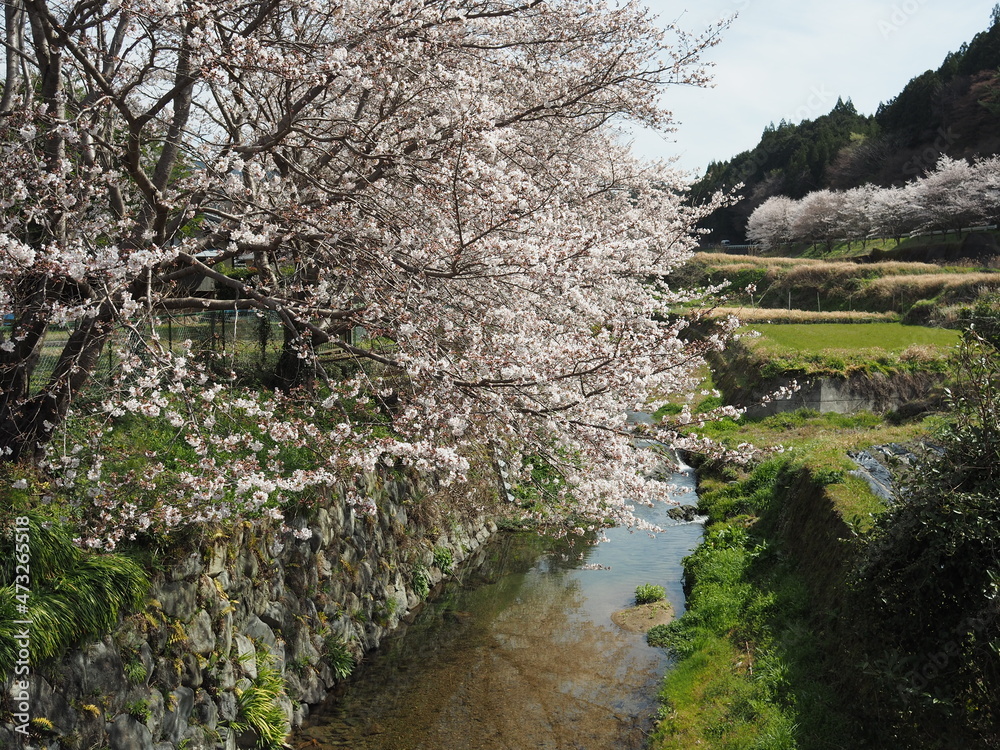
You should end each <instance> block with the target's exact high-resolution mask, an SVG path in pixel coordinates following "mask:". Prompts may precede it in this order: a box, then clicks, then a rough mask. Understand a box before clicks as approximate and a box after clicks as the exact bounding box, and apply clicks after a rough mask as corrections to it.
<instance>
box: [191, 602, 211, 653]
mask: <svg viewBox="0 0 1000 750" xmlns="http://www.w3.org/2000/svg"><path fill="white" fill-rule="evenodd" d="M186 630H187V637H188V645H189V646H190V648H191V650H192V651H193V652H194V653H196V654H202V655H205V656H207V655H208V654H210V653H212V651H214V650H215V641H216V639H215V633H214V632H212V618H211V616H210V615H209V614H208V612H206V611H205V610H203V609H199V610H198V611H197V612H196V613H195V616H194V617H193V618H192V619H191V622H190V623H188V625H187V628H186Z"/></svg>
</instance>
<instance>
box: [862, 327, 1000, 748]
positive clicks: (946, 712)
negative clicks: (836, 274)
mask: <svg viewBox="0 0 1000 750" xmlns="http://www.w3.org/2000/svg"><path fill="white" fill-rule="evenodd" d="M949 395H950V406H951V415H952V416H951V424H950V425H949V426H948V427H947V428H946V429H945V430H944V431H943V432H942V433H941V434H939V436H938V439H939V440H940V443H941V450H940V453H933V452H932V453H930V455H928V456H926V457H925V459H924V460H923V462H922V464H921V465H920V467H919V468H918V469H917V470H916V471H915V473H914V475H913V476H912V477H910V479H909V481H908V482H907V488H906V489H907V496H906V502H904V503H899V504H897V505H895V506H894V507H893V508H892V509H891V510H890V511H889V512H887V513H885V514H883V515H882V516H880V517H879V518H878V519H877V520H876V523H875V526H874V528H873V530H872V532H871V533H870V534H869V535H868V536H867V537H866V538H865V539H864V540H863V544H862V548H861V550H860V553H859V556H858V560H857V564H856V566H855V570H854V574H853V579H854V590H855V595H856V597H855V601H854V607H853V612H854V614H855V620H854V623H855V626H856V628H857V637H856V639H855V642H856V644H857V645H858V647H859V651H860V654H859V658H860V660H862V661H863V662H864V663H865V664H866V665H867V671H868V672H869V673H870V674H872V675H873V676H874V678H875V680H876V686H875V687H873V692H874V693H875V694H877V697H878V700H874V699H873V700H871V701H869V702H868V705H869V707H870V708H871V710H872V711H873V713H874V714H875V715H874V717H873V718H872V721H873V723H877V724H880V725H883V724H884V725H893V726H895V727H896V728H897V729H902V728H907V729H908V730H912V731H913V732H915V733H917V734H920V735H921V736H926V735H928V734H930V735H937V734H940V733H944V732H947V733H948V736H949V738H950V739H954V746H956V747H958V746H962V747H972V746H976V747H978V746H979V745H978V744H977V742H978V741H979V740H981V739H982V738H983V737H991V738H994V737H995V728H996V726H997V724H996V722H997V720H998V708H997V707H998V706H1000V655H998V649H997V645H996V640H995V634H996V625H995V620H996V617H997V612H998V606H997V601H998V591H1000V565H998V562H997V559H998V558H997V534H996V529H997V528H998V526H1000V505H998V504H997V497H998V495H1000V352H998V351H997V350H996V349H995V348H994V347H992V346H990V345H989V344H988V343H987V342H986V340H984V339H982V338H979V337H977V336H973V335H968V336H967V337H966V339H965V340H964V342H963V344H962V347H961V350H960V354H959V356H958V358H957V361H956V369H955V377H954V383H953V386H952V390H951V391H950V394H949ZM915 736H916V735H915ZM942 736H944V735H943V734H942Z"/></svg>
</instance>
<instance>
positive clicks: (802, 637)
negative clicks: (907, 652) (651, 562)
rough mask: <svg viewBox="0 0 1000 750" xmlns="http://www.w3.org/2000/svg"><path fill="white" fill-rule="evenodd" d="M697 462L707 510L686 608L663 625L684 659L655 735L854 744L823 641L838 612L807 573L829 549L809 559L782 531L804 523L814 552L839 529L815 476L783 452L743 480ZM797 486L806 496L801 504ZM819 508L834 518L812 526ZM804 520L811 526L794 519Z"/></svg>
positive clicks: (774, 745)
mask: <svg viewBox="0 0 1000 750" xmlns="http://www.w3.org/2000/svg"><path fill="white" fill-rule="evenodd" d="M699 472H700V481H699V487H700V489H699V494H700V501H699V508H700V510H701V512H703V513H705V514H706V515H708V517H709V520H708V523H707V526H706V534H705V541H704V543H703V544H702V545H701V546H700V547H699V548H698V549H697V550H696V551H695V552H694V553H693V554H692V555H691V556H689V557H688V558H686V559H685V561H684V571H685V580H686V581H687V583H688V602H687V606H688V610H687V612H686V613H685V614H684V615H683V616H682V617H681V618H680V619H679V620H677V621H676V622H674V623H673V624H671V625H670V626H668V628H667V630H666V634H665V635H664V634H663V633H662V632H661V638H662V640H661V643H663V645H665V646H666V647H668V648H669V650H670V651H672V652H673V653H674V654H675V655H676V656H677V657H678V659H679V661H678V663H677V665H676V667H675V668H674V669H672V670H671V671H670V672H669V673H668V674H667V676H666V678H665V680H664V684H663V687H662V690H661V701H662V703H663V705H662V708H661V714H660V716H661V720H660V723H659V725H658V727H657V729H656V731H655V733H654V736H653V739H652V743H651V747H652V748H654V750H674V749H676V750H687V749H688V748H692V747H698V746H701V747H705V748H735V747H740V748H743V747H754V748H761V749H764V750H787V749H789V748H819V747H824V748H844V750H847V749H848V748H855V747H859V746H860V745H859V744H858V737H857V734H858V733H857V731H856V727H854V726H853V722H852V717H851V716H850V713H849V711H848V710H847V708H846V707H845V706H844V705H843V704H842V701H841V700H840V696H839V694H838V691H837V688H836V684H837V682H838V681H837V679H836V678H835V677H836V673H837V670H838V669H841V668H842V665H840V664H838V663H837V662H836V660H834V659H831V655H830V654H829V653H827V652H826V650H825V648H824V646H825V644H824V642H823V634H824V631H825V629H826V625H828V623H827V622H825V620H826V619H827V618H829V617H833V616H835V612H834V611H828V612H826V613H825V614H823V615H820V614H818V613H817V609H816V607H815V601H816V594H817V593H818V592H817V591H816V587H815V586H814V585H811V583H813V582H811V581H810V577H811V575H812V574H814V573H815V572H816V571H817V569H818V568H820V567H823V566H826V565H829V564H831V562H832V561H829V560H822V557H823V555H822V554H821V555H820V559H817V560H814V562H813V563H812V564H811V565H805V566H804V565H803V564H802V560H801V559H800V558H799V557H798V556H797V555H795V554H793V553H792V551H791V550H790V549H789V548H788V545H787V544H786V543H785V540H784V534H787V533H789V532H791V531H792V529H793V528H795V531H794V533H798V532H800V531H806V532H807V533H810V534H812V535H813V536H812V538H813V542H814V545H815V546H814V549H815V550H816V551H817V552H820V551H821V548H822V547H823V546H825V543H833V544H836V543H837V541H838V538H839V537H840V535H841V534H842V533H844V532H845V531H846V527H845V526H844V525H843V524H842V523H840V524H839V527H838V524H837V522H836V520H835V518H834V517H831V515H830V513H829V508H828V507H827V508H821V507H819V506H821V505H824V504H825V505H827V506H828V501H826V502H825V503H824V498H823V492H822V490H823V486H822V482H821V481H817V480H816V478H815V477H813V476H811V475H809V473H808V472H807V471H806V470H805V469H804V468H803V467H801V466H800V465H797V464H796V463H795V462H794V461H792V460H790V459H788V458H777V459H773V460H771V461H768V462H766V463H763V464H761V465H760V466H758V467H757V468H756V469H754V471H753V472H752V473H751V474H750V475H749V476H746V477H745V478H743V479H740V480H738V481H726V479H725V474H724V472H725V468H724V467H719V466H714V465H703V466H701V467H699ZM793 495H794V496H795V497H797V499H799V500H800V501H802V502H808V503H809V504H810V505H811V506H812V507H809V508H806V507H801V508H799V509H797V510H796V509H795V508H794V507H793V506H794V504H795V503H794V499H795V498H793ZM800 504H801V503H800ZM823 511H826V512H825V513H824V512H823ZM824 517H825V521H826V523H828V524H830V526H829V527H828V528H826V529H821V528H816V525H817V520H818V519H823V518H824ZM807 519H808V520H807ZM803 522H806V523H808V524H809V525H811V526H813V528H811V529H809V530H806V529H801V528H798V527H800V526H801V524H802V523H803ZM820 523H822V522H820ZM822 537H825V539H824V538H822ZM824 578H826V576H824Z"/></svg>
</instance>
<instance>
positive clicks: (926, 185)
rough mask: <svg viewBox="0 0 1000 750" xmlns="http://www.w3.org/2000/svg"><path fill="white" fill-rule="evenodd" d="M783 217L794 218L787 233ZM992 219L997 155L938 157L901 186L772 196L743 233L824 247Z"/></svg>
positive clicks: (999, 166) (997, 191)
mask: <svg viewBox="0 0 1000 750" xmlns="http://www.w3.org/2000/svg"><path fill="white" fill-rule="evenodd" d="M786 201H788V202H787V203H786ZM783 216H792V217H794V219H793V220H792V221H791V222H790V227H789V228H788V230H787V231H785V230H784V229H782V227H783V224H782V221H781V217H783ZM998 217H1000V159H998V157H996V156H990V157H979V158H977V159H975V160H973V161H971V162H969V161H965V160H963V159H952V158H950V157H948V156H942V157H941V159H940V160H939V161H938V163H937V164H936V165H935V167H934V169H932V170H930V171H929V172H928V173H927V174H926V175H924V176H923V177H919V178H917V179H915V180H912V181H911V182H909V183H907V184H906V185H904V186H902V187H889V188H879V187H875V186H873V185H863V186H861V187H859V188H855V189H853V190H848V191H846V192H838V191H831V190H816V191H814V192H812V193H809V194H808V195H806V196H805V197H803V198H802V199H801V200H798V201H794V200H791V199H788V198H785V197H784V196H775V197H773V198H771V199H769V200H767V201H765V202H764V203H762V204H761V205H760V206H758V207H757V209H756V210H755V211H754V212H753V213H752V214H751V215H750V218H749V220H748V223H747V236H748V237H751V238H755V239H756V238H759V239H760V240H761V241H762V242H763V241H765V240H764V238H765V237H767V238H769V240H770V242H771V243H773V244H782V243H783V242H813V243H818V242H824V243H825V244H826V246H827V248H828V249H829V248H830V247H831V246H832V244H833V242H834V241H835V240H838V239H846V240H865V239H869V238H872V237H892V238H894V239H895V240H896V243H897V244H899V242H900V240H901V239H902V236H903V235H904V234H908V233H911V232H925V231H953V232H961V231H962V230H963V229H964V228H968V227H972V226H975V225H979V224H983V223H985V222H991V221H996V220H997V218H998ZM782 238H784V239H782ZM772 246H773V245H772Z"/></svg>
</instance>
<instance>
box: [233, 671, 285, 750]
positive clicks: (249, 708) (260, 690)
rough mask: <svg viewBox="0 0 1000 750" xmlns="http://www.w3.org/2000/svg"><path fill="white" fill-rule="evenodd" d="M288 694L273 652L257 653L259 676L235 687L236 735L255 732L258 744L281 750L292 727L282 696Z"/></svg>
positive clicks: (271, 749)
mask: <svg viewBox="0 0 1000 750" xmlns="http://www.w3.org/2000/svg"><path fill="white" fill-rule="evenodd" d="M284 697H285V681H284V679H283V678H282V676H281V672H279V671H278V670H277V669H275V668H274V665H273V663H272V658H271V655H270V654H268V653H266V652H259V653H258V654H257V676H256V677H255V678H254V679H252V680H249V679H246V678H244V679H242V680H240V682H239V683H238V684H237V686H236V718H235V719H234V720H233V721H232V722H230V725H229V726H230V728H231V729H233V730H234V731H235V732H236V733H237V734H242V733H244V732H253V733H254V734H255V735H256V736H257V747H259V748H264V749H265V750H281V748H283V747H284V743H285V738H286V737H287V736H288V732H289V731H290V727H289V724H288V719H287V717H286V716H285V711H284V709H283V708H282V707H281V699H282V698H284Z"/></svg>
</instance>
